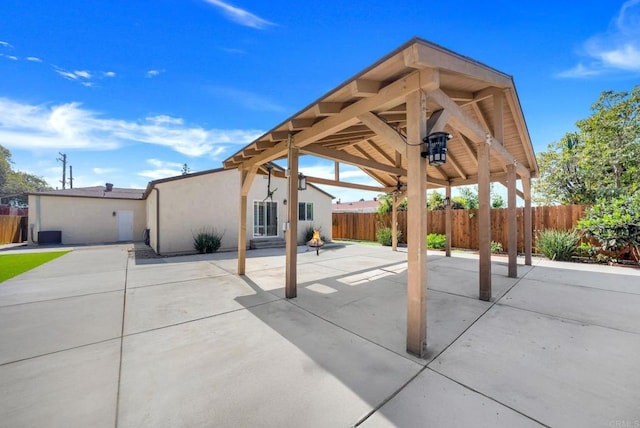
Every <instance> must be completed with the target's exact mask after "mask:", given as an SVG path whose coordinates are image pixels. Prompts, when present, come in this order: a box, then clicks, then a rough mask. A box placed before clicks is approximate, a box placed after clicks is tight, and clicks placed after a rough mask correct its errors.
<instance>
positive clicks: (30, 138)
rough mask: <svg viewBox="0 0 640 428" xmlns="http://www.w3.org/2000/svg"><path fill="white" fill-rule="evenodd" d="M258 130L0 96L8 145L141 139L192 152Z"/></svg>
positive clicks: (113, 144)
mask: <svg viewBox="0 0 640 428" xmlns="http://www.w3.org/2000/svg"><path fill="white" fill-rule="evenodd" d="M158 117H160V118H161V119H160V120H158ZM167 118H168V119H167ZM262 133H263V131H260V130H252V129H204V128H201V127H198V126H189V125H185V124H184V121H183V120H182V119H179V118H171V117H170V116H155V117H150V118H146V119H144V120H140V121H127V120H122V119H112V118H105V117H102V116H100V115H99V114H97V113H95V112H93V111H91V110H87V109H84V108H82V106H81V104H79V103H66V104H60V105H52V106H47V105H30V104H22V103H19V102H16V101H13V100H10V99H6V98H0V144H2V145H4V146H6V147H9V148H13V147H15V148H21V149H31V150H36V149H51V150H62V149H65V148H72V149H87V150H113V149H116V148H118V147H121V146H124V145H126V144H137V143H145V144H154V145H159V146H164V147H169V148H171V149H172V150H174V151H176V152H178V153H181V154H183V155H187V156H193V157H198V156H204V155H210V154H212V153H215V154H217V155H219V154H221V153H222V152H221V147H226V146H227V145H244V144H248V143H249V142H251V141H253V140H254V139H256V138H257V137H259V136H260V135H262Z"/></svg>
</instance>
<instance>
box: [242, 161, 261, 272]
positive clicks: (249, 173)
mask: <svg viewBox="0 0 640 428" xmlns="http://www.w3.org/2000/svg"><path fill="white" fill-rule="evenodd" d="M238 171H240V218H239V220H238V275H244V273H245V266H246V257H247V195H248V194H249V190H250V189H251V184H252V183H253V179H254V178H255V176H256V172H257V171H258V168H257V167H252V168H250V169H242V168H239V169H238Z"/></svg>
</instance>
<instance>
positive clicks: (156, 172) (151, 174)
mask: <svg viewBox="0 0 640 428" xmlns="http://www.w3.org/2000/svg"><path fill="white" fill-rule="evenodd" d="M180 174H182V170H180V169H167V168H162V169H153V170H145V171H140V172H139V173H138V175H139V176H140V177H145V178H150V179H151V180H158V179H160V178H167V177H175V176H176V175H180Z"/></svg>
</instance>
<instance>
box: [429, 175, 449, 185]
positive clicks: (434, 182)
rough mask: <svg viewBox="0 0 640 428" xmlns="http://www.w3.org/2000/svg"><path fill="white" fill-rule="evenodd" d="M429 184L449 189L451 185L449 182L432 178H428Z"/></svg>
mask: <svg viewBox="0 0 640 428" xmlns="http://www.w3.org/2000/svg"><path fill="white" fill-rule="evenodd" d="M427 183H431V184H435V185H436V186H437V187H447V186H448V185H449V181H448V180H440V179H438V178H434V177H431V176H427Z"/></svg>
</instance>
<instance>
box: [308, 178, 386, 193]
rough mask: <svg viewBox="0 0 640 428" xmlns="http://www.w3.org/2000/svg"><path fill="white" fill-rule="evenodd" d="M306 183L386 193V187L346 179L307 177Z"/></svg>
mask: <svg viewBox="0 0 640 428" xmlns="http://www.w3.org/2000/svg"><path fill="white" fill-rule="evenodd" d="M307 183H313V184H324V185H327V186H336V187H345V188H347V189H358V190H366V191H369V192H380V193H386V192H387V188H386V187H376V186H368V185H366V184H358V183H348V182H346V181H338V180H329V179H328V178H320V177H307Z"/></svg>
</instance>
